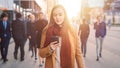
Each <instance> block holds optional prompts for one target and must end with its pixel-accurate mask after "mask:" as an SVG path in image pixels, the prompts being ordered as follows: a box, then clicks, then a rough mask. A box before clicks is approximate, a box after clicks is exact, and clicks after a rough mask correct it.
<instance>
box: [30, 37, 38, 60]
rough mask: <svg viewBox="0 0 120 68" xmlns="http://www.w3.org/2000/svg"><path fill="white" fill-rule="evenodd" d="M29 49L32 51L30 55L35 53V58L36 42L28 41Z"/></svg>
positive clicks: (33, 40)
mask: <svg viewBox="0 0 120 68" xmlns="http://www.w3.org/2000/svg"><path fill="white" fill-rule="evenodd" d="M30 48H31V50H32V55H33V54H34V53H35V58H36V57H37V42H36V41H35V39H30Z"/></svg>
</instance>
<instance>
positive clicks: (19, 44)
mask: <svg viewBox="0 0 120 68" xmlns="http://www.w3.org/2000/svg"><path fill="white" fill-rule="evenodd" d="M14 41H15V50H14V55H16V56H17V54H18V49H19V47H20V54H21V59H24V55H25V52H24V45H25V40H22V39H16V38H14Z"/></svg>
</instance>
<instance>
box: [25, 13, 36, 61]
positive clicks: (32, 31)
mask: <svg viewBox="0 0 120 68" xmlns="http://www.w3.org/2000/svg"><path fill="white" fill-rule="evenodd" d="M27 27H28V38H29V43H30V44H29V45H30V49H31V51H32V56H31V57H33V56H34V55H35V60H37V29H36V21H35V16H34V15H33V14H31V15H30V22H28V24H27Z"/></svg>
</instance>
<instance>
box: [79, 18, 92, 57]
mask: <svg viewBox="0 0 120 68" xmlns="http://www.w3.org/2000/svg"><path fill="white" fill-rule="evenodd" d="M89 33H90V28H89V24H88V23H87V20H86V19H83V21H82V24H80V27H79V33H78V34H79V36H80V40H81V50H82V53H83V56H84V57H85V56H86V52H87V40H88V36H89Z"/></svg>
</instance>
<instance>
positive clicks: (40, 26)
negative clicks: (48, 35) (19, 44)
mask: <svg viewBox="0 0 120 68" xmlns="http://www.w3.org/2000/svg"><path fill="white" fill-rule="evenodd" d="M47 24H48V21H47V20H46V19H45V16H44V13H43V12H40V14H39V20H38V21H37V26H36V27H37V31H38V33H37V48H38V49H39V48H40V41H41V35H42V31H43V29H44V28H45V27H46V25H47ZM43 62H44V59H43V58H41V57H39V63H40V66H42V63H43Z"/></svg>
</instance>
